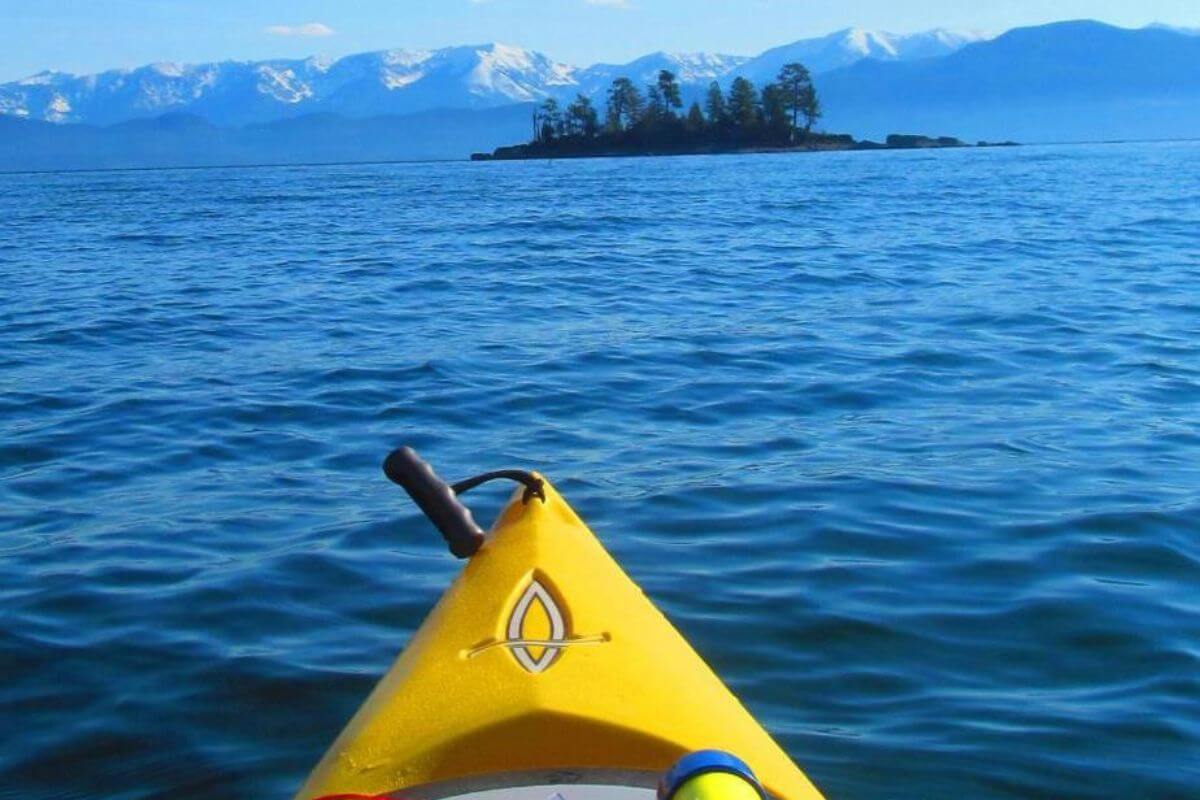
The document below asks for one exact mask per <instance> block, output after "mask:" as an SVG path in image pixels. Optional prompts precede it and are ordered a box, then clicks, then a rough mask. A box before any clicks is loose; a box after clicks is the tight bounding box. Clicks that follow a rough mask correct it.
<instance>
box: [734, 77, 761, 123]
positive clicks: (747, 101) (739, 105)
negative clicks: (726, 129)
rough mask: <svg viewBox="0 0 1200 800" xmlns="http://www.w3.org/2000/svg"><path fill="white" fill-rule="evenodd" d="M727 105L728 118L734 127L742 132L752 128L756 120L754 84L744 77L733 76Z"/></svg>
mask: <svg viewBox="0 0 1200 800" xmlns="http://www.w3.org/2000/svg"><path fill="white" fill-rule="evenodd" d="M726 103H727V106H728V109H729V111H728V113H729V119H730V120H731V121H732V122H733V125H734V127H735V128H737V129H739V130H740V131H742V132H743V133H744V132H746V131H750V130H753V129H754V127H755V124H756V123H757V122H758V114H759V107H758V90H757V89H755V88H754V84H753V83H751V82H750V81H748V80H746V79H745V78H740V77H739V78H734V79H733V84H732V85H731V86H730V87H729V99H728V100H727V101H726Z"/></svg>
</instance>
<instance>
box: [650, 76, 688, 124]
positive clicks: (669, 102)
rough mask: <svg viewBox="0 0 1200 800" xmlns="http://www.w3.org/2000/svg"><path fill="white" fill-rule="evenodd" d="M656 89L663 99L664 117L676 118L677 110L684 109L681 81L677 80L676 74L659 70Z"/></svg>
mask: <svg viewBox="0 0 1200 800" xmlns="http://www.w3.org/2000/svg"><path fill="white" fill-rule="evenodd" d="M656 88H657V89H658V94H659V96H661V97H662V101H663V112H664V115H670V116H672V117H673V116H675V110H676V109H679V108H683V98H682V97H681V96H680V92H679V81H677V80H675V73H674V72H671V71H670V70H667V69H664V70H659V73H658V83H657V84H656Z"/></svg>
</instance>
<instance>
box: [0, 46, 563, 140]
mask: <svg viewBox="0 0 1200 800" xmlns="http://www.w3.org/2000/svg"><path fill="white" fill-rule="evenodd" d="M574 72H575V70H574V68H572V67H569V66H567V65H565V64H559V63H557V62H555V61H552V60H551V59H549V58H547V57H546V56H544V55H542V54H540V53H535V52H532V51H529V50H525V49H522V48H519V47H511V46H508V45H502V44H486V45H479V46H467V47H448V48H444V49H441V50H432V51H423V50H387V51H382V52H377V53H363V54H359V55H353V56H347V57H345V58H342V59H338V60H337V61H332V62H331V61H327V60H322V59H318V58H309V59H303V60H273V61H261V62H232V61H230V62H222V63H218V64H196V65H181V64H153V65H149V66H146V67H141V68H139V69H134V70H112V71H109V72H104V73H100V74H99V75H88V76H82V77H78V76H74V75H67V74H64V73H51V72H46V73H41V74H39V75H35V76H33V77H31V78H27V79H25V80H22V81H16V82H14V83H8V84H3V85H0V113H3V114H10V115H14V116H21V117H26V118H32V119H41V120H48V121H53V122H89V123H96V124H111V123H114V122H119V121H123V120H128V119H138V118H145V117H152V116H158V115H161V114H168V113H189V114H197V115H199V116H202V117H204V118H206V119H208V120H210V121H212V122H215V123H218V124H244V123H250V122H264V121H270V120H274V119H282V118H287V117H292V116H297V115H299V114H307V113H313V112H318V111H331V112H338V113H343V114H347V115H352V116H355V115H357V116H362V115H377V114H405V113H411V112H416V111H423V110H427V109H431V108H490V107H494V106H501V105H509V104H512V103H522V102H529V101H534V100H539V99H541V98H544V97H548V96H550V95H551V94H552V93H554V92H556V91H558V90H560V89H562V88H563V87H567V86H574V85H575V83H574V79H573V77H572V75H573V73H574Z"/></svg>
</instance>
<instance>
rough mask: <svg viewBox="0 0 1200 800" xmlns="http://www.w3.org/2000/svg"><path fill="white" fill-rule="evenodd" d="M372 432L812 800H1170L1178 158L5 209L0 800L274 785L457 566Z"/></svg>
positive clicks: (1181, 301) (256, 192) (90, 186)
mask: <svg viewBox="0 0 1200 800" xmlns="http://www.w3.org/2000/svg"><path fill="white" fill-rule="evenodd" d="M401 443H409V444H412V445H413V446H415V447H416V448H417V449H418V450H419V451H420V452H421V453H422V454H423V455H424V456H426V457H427V458H428V459H429V460H430V461H432V462H433V463H434V464H435V465H436V466H437V467H438V469H439V471H440V472H441V473H442V474H443V475H445V476H446V477H452V478H459V477H464V476H466V475H469V474H474V473H476V472H479V471H483V470H485V469H490V468H496V467H504V466H517V465H519V466H528V467H536V468H539V469H541V470H543V471H544V472H546V473H547V474H548V475H549V476H550V477H551V478H552V479H553V480H554V481H555V482H556V484H557V485H558V487H559V489H560V490H561V491H562V492H563V493H564V494H565V495H566V496H567V497H568V498H569V499H570V501H571V502H572V503H573V504H574V505H575V507H576V508H577V510H578V511H579V512H580V514H581V515H582V516H583V517H584V518H585V519H586V520H588V521H589V523H590V524H591V525H592V527H593V528H594V529H595V530H596V532H597V533H598V534H599V535H600V536H601V538H602V539H603V541H604V542H605V544H606V545H607V546H608V547H609V548H610V549H611V550H612V551H613V553H614V554H615V555H616V556H617V558H618V559H619V560H620V561H621V563H622V564H623V565H624V566H625V567H626V569H627V570H628V571H629V572H630V573H631V574H632V576H633V577H634V578H635V579H637V580H638V581H639V582H641V584H642V585H643V586H644V587H645V588H646V590H647V591H648V593H649V594H650V596H651V597H652V598H653V599H654V600H655V601H657V602H658V603H659V604H660V605H661V606H662V608H663V609H664V610H665V611H666V612H667V613H668V615H669V616H670V617H671V618H672V619H673V620H674V621H675V622H676V623H677V625H678V626H679V627H680V628H681V629H682V630H683V631H684V633H685V634H687V635H688V636H689V637H690V638H691V640H692V641H693V643H694V644H695V645H696V646H697V648H698V649H699V650H700V651H701V653H702V654H703V655H704V656H705V657H706V658H708V659H709V660H710V662H711V663H712V664H713V665H714V667H716V669H717V670H718V671H719V672H720V673H721V674H722V675H723V676H724V677H725V678H726V679H727V680H728V681H729V682H730V683H731V684H732V685H733V687H734V688H735V690H736V691H737V692H738V693H739V694H740V695H741V696H742V697H743V699H744V700H745V701H746V703H747V705H749V707H750V708H751V710H752V711H754V712H755V713H756V714H757V715H758V716H759V718H760V719H761V720H762V721H763V722H764V723H765V724H766V725H767V726H768V727H769V728H770V729H771V730H772V731H773V732H774V733H775V734H776V735H777V736H778V737H779V738H780V740H781V741H782V743H783V744H784V745H785V746H786V748H787V749H788V750H789V751H790V752H791V754H792V755H793V756H794V757H795V758H796V760H797V761H798V762H799V763H800V764H801V765H802V766H803V767H804V768H805V769H806V770H807V771H808V772H809V774H810V775H811V776H812V778H813V779H814V781H816V783H817V784H818V785H819V786H820V787H822V788H823V789H824V790H825V792H826V793H827V794H828V795H829V797H830V798H831V799H833V800H838V799H839V798H852V799H861V800H868V799H872V798H879V799H880V800H883V799H884V798H887V799H888V800H894V799H895V798H914V799H916V798H922V799H924V798H955V797H970V798H1018V797H1055V798H1115V797H1127V798H1132V797H1146V798H1149V797H1153V798H1173V797H1178V798H1182V797H1195V796H1196V794H1195V793H1196V791H1197V785H1198V784H1200V759H1198V758H1197V754H1198V753H1200V145H1197V144H1153V145H1147V144H1142V145H1110V146H1063V147H1030V148H1022V149H1014V150H987V151H948V152H912V153H844V154H822V155H811V156H787V155H781V156H745V157H698V158H678V159H652V160H604V161H587V162H575V163H570V162H557V163H553V164H548V163H544V162H542V163H500V164H468V163H461V164H410V165H377V166H337V167H308V168H264V169H226V170H222V169H210V170H194V171H155V172H108V173H91V174H53V175H3V176H0V530H2V531H3V535H2V537H0V798H14V799H15V798H21V800H27V799H28V798H39V799H42V798H45V799H52V800H60V799H63V798H99V797H103V798H165V797H168V796H169V797H171V798H172V800H184V799H190V798H196V799H197V800H199V799H200V798H218V797H220V798H267V797H286V796H288V795H289V794H290V793H291V792H292V791H293V790H294V789H295V788H296V787H297V786H298V784H299V782H300V780H301V779H302V777H303V776H304V775H305V774H306V772H307V771H308V769H309V768H310V767H311V766H312V765H313V764H314V763H315V761H316V760H317V758H318V757H319V756H320V754H321V753H322V752H323V750H324V749H325V747H326V746H327V745H328V744H329V743H330V742H331V741H332V739H333V737H334V736H335V734H336V733H337V732H338V731H339V730H340V728H341V726H342V725H343V723H344V722H345V721H346V720H347V719H348V717H349V716H350V714H351V713H353V711H354V710H355V709H356V708H357V706H358V704H359V703H360V702H361V701H362V700H363V699H364V697H365V696H366V694H367V692H368V691H369V690H370V689H371V687H372V685H373V684H374V682H375V680H376V679H377V677H379V676H380V675H381V673H382V672H383V671H384V669H385V668H386V667H387V666H388V664H389V663H390V662H391V660H392V659H393V657H394V656H395V655H396V653H397V652H398V651H399V649H400V648H401V646H402V645H403V644H404V643H405V641H406V640H407V638H408V636H409V635H410V633H411V632H412V631H413V629H414V627H415V626H416V625H418V624H419V623H420V621H421V619H422V617H423V615H424V614H425V612H426V611H427V610H428V609H429V608H430V607H431V605H432V604H433V603H434V602H435V600H436V599H437V597H438V595H439V593H440V592H441V590H442V589H443V587H445V586H446V584H447V582H448V581H449V580H450V579H451V578H452V576H453V575H454V574H455V572H456V570H457V569H458V564H457V562H455V561H453V560H452V559H451V558H450V557H449V556H448V555H447V554H446V553H445V552H444V550H443V547H442V546H441V544H440V540H439V539H438V537H437V534H436V533H435V532H434V531H433V530H432V528H430V526H429V525H428V524H426V523H425V522H424V520H423V519H421V518H418V516H417V515H416V513H415V512H414V509H413V507H412V506H411V505H410V504H409V502H408V501H407V498H406V497H405V496H404V495H403V493H402V492H401V491H400V490H399V489H397V488H395V487H393V486H391V485H390V484H388V483H387V482H386V481H385V480H384V478H383V476H382V474H381V472H380V469H379V465H380V462H381V460H382V458H383V457H384V455H385V454H386V453H387V452H388V450H389V449H391V448H392V447H394V446H396V445H398V444H401ZM504 491H506V490H504ZM504 491H501V490H493V491H481V493H480V494H479V496H478V497H476V496H475V495H474V494H473V495H472V497H471V502H472V504H473V505H474V507H475V510H476V516H477V517H478V518H480V519H482V520H486V519H490V518H491V516H492V515H493V514H494V513H495V511H496V510H497V509H498V508H499V505H500V503H501V502H502V500H503V497H504Z"/></svg>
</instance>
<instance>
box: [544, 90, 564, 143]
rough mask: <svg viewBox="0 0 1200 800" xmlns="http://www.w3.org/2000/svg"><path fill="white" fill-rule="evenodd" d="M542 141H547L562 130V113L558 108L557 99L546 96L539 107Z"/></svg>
mask: <svg viewBox="0 0 1200 800" xmlns="http://www.w3.org/2000/svg"><path fill="white" fill-rule="evenodd" d="M541 120H542V131H541V133H542V141H545V142H549V141H552V140H553V139H554V137H555V136H558V135H560V134H561V133H562V131H563V119H562V113H561V112H560V111H559V110H558V101H557V100H555V99H554V98H553V97H547V98H546V99H545V101H544V102H543V103H542V107H541Z"/></svg>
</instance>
